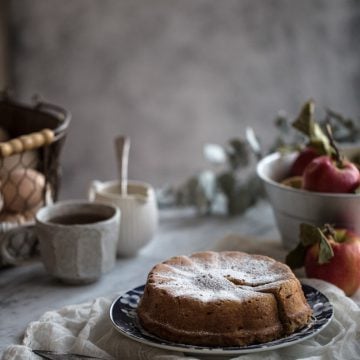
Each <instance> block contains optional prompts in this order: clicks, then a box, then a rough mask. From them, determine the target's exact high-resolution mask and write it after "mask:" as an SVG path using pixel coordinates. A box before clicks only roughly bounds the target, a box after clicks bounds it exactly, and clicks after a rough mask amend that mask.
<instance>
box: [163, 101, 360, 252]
mask: <svg viewBox="0 0 360 360" xmlns="http://www.w3.org/2000/svg"><path fill="white" fill-rule="evenodd" d="M327 124H330V125H331V128H332V133H333V134H332V135H333V137H334V139H335V141H338V142H357V141H359V140H360V124H359V121H358V120H352V119H350V118H345V117H344V116H342V115H340V114H339V113H337V112H335V111H333V110H330V109H326V110H325V115H324V116H323V118H322V120H317V121H315V106H314V102H313V101H312V100H309V101H308V102H306V103H305V104H304V106H303V107H302V109H301V111H300V114H299V115H298V117H297V118H296V119H295V120H291V119H289V117H288V116H287V115H286V114H285V113H284V112H280V113H279V114H278V116H277V117H276V118H275V119H274V126H275V128H276V130H277V134H276V136H275V138H274V141H273V143H272V145H271V146H270V147H269V148H268V149H263V148H262V147H261V145H260V141H259V139H258V137H257V136H256V134H255V133H254V131H253V129H252V128H247V129H246V133H245V139H243V138H241V137H237V138H233V139H231V140H229V141H228V143H227V144H226V145H225V146H221V145H218V144H206V145H205V146H204V151H203V152H204V156H205V159H206V160H207V161H208V163H209V169H207V170H206V171H202V172H200V173H198V174H195V175H194V176H192V177H191V178H190V179H188V180H186V181H185V183H183V184H182V185H180V186H179V187H167V188H163V189H160V190H159V191H158V194H157V195H158V203H159V206H195V207H196V208H197V209H198V211H199V212H200V213H201V214H227V215H236V214H241V213H243V212H244V211H246V210H247V209H248V208H249V207H251V206H253V205H254V204H255V203H256V201H257V200H258V199H260V198H261V197H263V196H264V191H263V187H262V184H261V181H260V180H259V179H258V177H257V175H256V173H255V164H256V161H257V160H259V159H261V158H262V157H263V156H264V155H266V154H268V153H271V152H274V151H281V152H288V151H295V150H300V149H301V148H302V147H304V146H306V145H309V144H311V145H312V146H313V147H316V148H317V149H318V150H319V151H320V153H324V154H330V153H331V152H332V151H333V150H332V148H331V144H330V143H329V140H328V137H327V136H326V135H325V134H326V125H327ZM254 163H255V164H254ZM323 247H325V248H326V244H325V245H323ZM300 250H301V249H300Z"/></svg>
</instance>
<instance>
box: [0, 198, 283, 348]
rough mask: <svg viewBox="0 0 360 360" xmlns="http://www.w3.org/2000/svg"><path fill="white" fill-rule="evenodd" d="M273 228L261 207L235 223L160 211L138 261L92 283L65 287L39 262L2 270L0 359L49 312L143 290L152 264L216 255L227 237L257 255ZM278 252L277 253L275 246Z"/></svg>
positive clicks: (265, 206)
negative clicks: (243, 240)
mask: <svg viewBox="0 0 360 360" xmlns="http://www.w3.org/2000/svg"><path fill="white" fill-rule="evenodd" d="M274 224H275V223H274V217H273V214H272V211H271V209H270V207H269V205H268V204H267V203H265V202H260V203H259V204H257V205H256V206H254V207H253V208H251V209H249V210H248V211H247V212H246V213H245V214H244V215H242V216H237V217H214V216H211V217H205V216H199V215H197V214H196V212H194V211H193V210H190V209H182V210H162V211H161V212H160V226H159V230H158V232H157V234H156V236H155V237H154V239H153V240H152V241H151V242H150V243H149V244H148V245H147V246H146V247H145V248H143V249H142V250H141V251H140V252H139V254H138V255H137V256H136V257H133V258H122V259H118V260H117V263H116V266H115V268H114V269H113V270H112V271H111V272H110V273H108V274H106V275H104V276H103V277H102V278H101V279H100V280H99V281H97V282H96V283H93V284H90V285H81V286H69V285H64V284H62V283H61V282H59V281H57V280H55V279H53V278H52V277H51V276H50V275H48V274H47V273H46V271H45V269H44V267H43V265H42V264H41V263H40V262H32V263H29V264H26V265H22V266H18V267H12V268H5V269H0V354H1V353H2V352H3V351H4V349H5V348H6V347H7V346H8V345H10V344H19V343H20V342H21V339H22V336H23V333H24V330H25V328H26V327H27V325H28V324H29V322H31V321H34V320H37V319H38V318H39V317H40V316H41V315H42V314H43V313H44V312H46V311H48V310H54V309H58V308H61V307H63V306H66V305H70V304H78V303H82V302H86V301H89V300H92V299H94V298H96V297H101V296H107V295H111V294H114V293H121V292H124V291H127V290H129V289H131V288H133V287H135V286H138V285H141V284H143V283H144V282H145V280H146V276H147V274H148V271H149V270H150V269H151V267H152V266H153V265H155V264H156V263H158V262H160V261H163V260H165V259H167V258H169V257H171V256H174V255H180V254H190V253H192V252H195V251H202V250H210V249H216V248H217V244H218V243H219V241H220V240H221V239H223V238H224V237H226V236H228V235H230V234H238V235H242V236H245V237H248V239H252V237H253V238H254V239H256V240H254V241H256V242H257V244H254V245H255V247H257V248H259V250H261V242H262V240H261V239H263V240H264V241H266V240H269V239H279V235H278V232H277V230H276V227H275V225H274ZM276 247H277V248H279V249H281V245H280V241H279V240H277V241H276V244H275V249H276ZM229 250H230V249H229ZM244 250H247V249H244ZM279 251H281V250H279Z"/></svg>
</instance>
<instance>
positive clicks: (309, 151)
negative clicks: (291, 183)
mask: <svg viewBox="0 0 360 360" xmlns="http://www.w3.org/2000/svg"><path fill="white" fill-rule="evenodd" d="M318 156H319V154H318V153H317V151H316V150H315V149H314V148H312V147H306V148H305V149H304V150H302V151H300V153H299V154H298V156H297V157H296V159H295V161H294V162H293V164H292V165H291V168H290V173H289V176H290V177H292V176H302V174H303V173H304V170H305V168H306V167H307V166H308V165H309V164H310V162H311V161H312V160H314V159H315V158H316V157H318Z"/></svg>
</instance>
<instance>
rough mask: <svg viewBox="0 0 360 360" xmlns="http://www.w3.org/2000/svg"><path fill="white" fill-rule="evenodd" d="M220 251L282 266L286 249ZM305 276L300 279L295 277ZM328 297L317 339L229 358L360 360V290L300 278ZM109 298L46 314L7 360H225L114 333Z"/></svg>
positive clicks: (250, 244)
mask: <svg viewBox="0 0 360 360" xmlns="http://www.w3.org/2000/svg"><path fill="white" fill-rule="evenodd" d="M216 250H217V251H221V250H242V251H246V252H249V253H261V254H265V255H269V256H272V257H273V258H275V259H277V260H280V261H283V258H284V255H285V253H286V252H285V250H284V249H283V248H282V246H281V244H280V242H279V241H275V242H272V241H266V242H263V241H256V239H253V238H246V237H239V236H237V235H232V236H228V237H226V238H225V239H222V240H221V241H220V242H219V243H218V244H217V246H216ZM297 275H298V276H300V277H301V276H302V274H301V273H300V274H297ZM301 281H302V282H303V283H305V284H308V285H310V286H313V287H314V288H316V289H318V290H319V291H321V292H322V293H323V294H324V295H326V296H327V297H328V298H329V300H330V302H331V304H332V305H333V307H334V317H333V319H332V320H331V323H330V324H329V325H328V326H327V327H326V328H325V329H324V330H323V331H321V332H320V333H319V334H317V335H315V336H314V337H312V338H310V339H307V340H304V341H303V342H301V343H298V344H294V345H291V346H288V347H284V348H281V349H277V350H272V351H261V352H258V353H251V354H245V355H241V356H234V357H232V358H231V357H226V359H239V360H249V359H252V360H260V359H265V360H270V359H271V360H273V359H289V360H290V359H311V360H320V359H324V360H331V359H336V360H345V359H346V360H351V359H360V296H359V294H360V290H359V291H358V292H357V294H356V296H354V297H353V299H354V300H355V301H356V302H355V301H354V300H353V299H351V298H348V297H346V296H345V294H344V293H343V291H342V290H340V289H339V288H337V287H336V286H334V285H331V284H329V283H327V282H324V281H321V280H316V279H301ZM118 295H121V294H116V295H114V297H111V298H104V297H103V298H98V299H95V300H94V301H92V302H88V303H84V304H79V305H71V306H67V307H64V308H62V309H60V310H55V311H49V312H46V313H45V314H44V315H43V316H42V317H41V318H40V319H39V320H38V321H34V322H32V323H30V324H29V326H28V327H27V329H26V331H25V336H24V339H23V344H22V345H12V346H10V347H8V348H7V349H6V350H5V352H4V355H3V358H2V359H3V360H18V359H19V360H20V359H21V360H27V359H28V360H33V359H37V360H38V359H39V357H37V356H36V355H35V354H33V353H32V351H31V349H38V350H52V351H59V352H62V353H76V354H84V355H89V356H97V357H99V358H103V359H106V360H110V359H119V360H136V359H141V360H150V359H151V360H180V359H187V360H193V359H212V360H215V359H222V358H224V357H216V356H208V357H206V356H202V355H192V356H189V355H187V356H185V354H183V353H181V352H175V351H173V352H171V351H168V350H163V349H160V348H155V347H151V346H148V345H145V344H141V343H138V342H136V341H134V340H131V339H129V338H127V337H125V336H123V335H122V334H120V333H119V332H117V330H115V329H114V328H113V326H112V323H111V321H110V318H109V309H110V305H111V303H112V301H113V300H114V299H115V298H116V297H117V296H118Z"/></svg>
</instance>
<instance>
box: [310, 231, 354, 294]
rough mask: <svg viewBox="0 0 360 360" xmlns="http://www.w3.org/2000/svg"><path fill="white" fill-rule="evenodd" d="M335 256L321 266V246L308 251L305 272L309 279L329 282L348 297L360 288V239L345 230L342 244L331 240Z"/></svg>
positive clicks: (315, 245)
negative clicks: (319, 260) (319, 259)
mask: <svg viewBox="0 0 360 360" xmlns="http://www.w3.org/2000/svg"><path fill="white" fill-rule="evenodd" d="M328 243H329V244H330V246H331V248H332V250H333V253H334V256H333V257H332V258H331V259H330V260H329V261H328V262H327V263H324V264H319V262H318V258H319V249H320V244H319V243H316V244H314V245H312V246H311V247H309V248H308V249H307V252H306V255H305V272H306V275H307V276H308V277H311V278H317V279H322V280H325V281H328V282H330V283H332V284H334V285H336V286H337V287H339V288H340V289H342V290H344V292H345V294H346V295H348V296H351V295H353V294H354V293H355V292H356V290H357V289H358V288H359V287H360V237H359V236H358V235H356V234H354V233H352V232H350V231H349V230H345V236H344V239H343V240H342V242H336V241H334V240H333V239H329V240H328Z"/></svg>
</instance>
